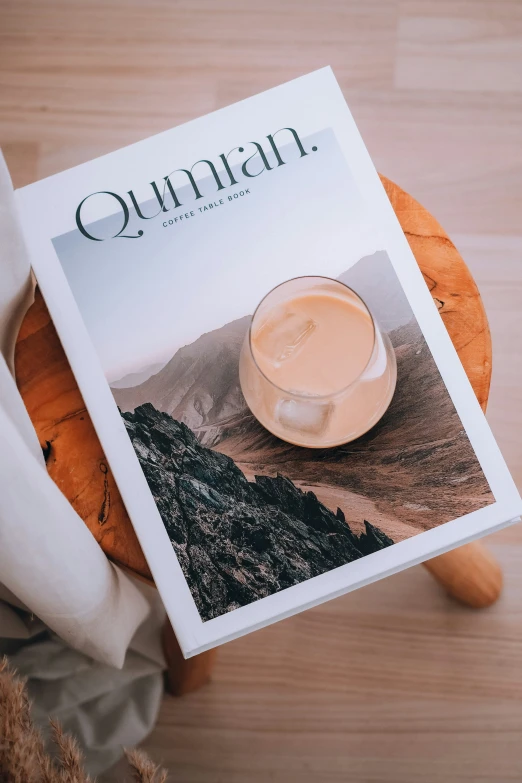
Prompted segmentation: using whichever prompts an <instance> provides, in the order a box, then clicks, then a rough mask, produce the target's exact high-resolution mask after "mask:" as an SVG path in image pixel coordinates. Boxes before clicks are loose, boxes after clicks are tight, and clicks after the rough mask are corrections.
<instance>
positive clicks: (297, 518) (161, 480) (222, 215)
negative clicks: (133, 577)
mask: <svg viewBox="0 0 522 783" xmlns="http://www.w3.org/2000/svg"><path fill="white" fill-rule="evenodd" d="M16 198H17V206H18V210H19V216H20V220H21V223H22V227H23V230H24V235H25V239H26V242H27V245H28V248H29V251H30V255H31V260H32V263H33V267H34V270H35V274H36V277H37V280H38V283H39V285H40V287H41V290H42V293H43V295H44V298H45V300H46V303H47V305H48V307H49V310H50V313H51V316H52V318H53V320H54V322H55V325H56V328H57V331H58V333H59V335H60V338H61V340H62V343H63V345H64V348H65V351H66V353H67V356H68V359H69V361H70V363H71V367H72V369H73V371H74V373H75V376H76V379H77V381H78V385H79V386H80V389H81V391H82V394H83V397H84V400H85V403H86V405H87V408H88V410H89V412H90V415H91V417H92V420H93V423H94V426H95V427H96V430H97V433H98V436H99V438H100V440H101V443H102V445H103V448H104V451H105V453H106V456H107V459H108V460H109V463H110V465H111V469H112V471H113V473H114V476H115V479H116V481H117V483H118V487H119V489H120V492H121V494H122V497H123V500H124V502H125V505H126V508H127V511H128V513H129V516H130V518H131V520H132V522H133V525H134V527H135V529H136V532H137V534H138V538H139V540H140V543H141V546H142V548H143V551H144V553H145V556H146V558H147V560H148V563H149V565H150V568H151V571H152V573H153V576H154V580H155V582H156V585H157V587H158V589H159V590H160V593H161V596H162V599H163V602H164V604H165V607H166V609H167V612H168V615H169V617H170V620H171V622H172V625H173V627H174V630H175V632H176V635H177V638H178V641H179V643H180V646H181V648H182V650H183V653H184V655H185V656H187V657H189V656H191V655H195V654H197V653H199V652H202V651H203V650H205V649H208V648H210V647H213V646H215V645H217V644H220V643H222V642H224V641H227V640H230V639H232V638H235V637H237V636H239V635H241V634H244V633H247V632H249V631H252V630H255V629H256V628H259V627H262V626H264V625H266V624H268V623H270V622H273V621H275V620H279V619H282V618H284V617H287V616H289V615H291V614H294V613H295V612H298V611H301V610H303V609H306V608H308V607H311V606H313V605H316V604H318V603H320V602H321V601H324V600H327V599H329V598H333V597H335V596H338V595H341V594H343V593H345V592H347V591H349V590H353V589H355V588H358V587H361V586H363V585H365V584H367V583H369V582H371V581H374V580H375V579H378V578H381V577H384V576H387V575H389V574H391V573H394V572H396V571H398V570H400V569H402V568H405V567H408V566H410V565H413V564H415V563H419V562H422V561H423V560H426V559H428V558H430V557H433V556H435V555H437V554H440V553H441V552H443V551H446V550H448V549H450V548H452V547H454V546H457V545H459V544H462V543H465V542H467V541H470V540H472V539H474V538H476V537H478V536H481V535H484V534H486V533H488V532H491V531H493V530H495V529H498V528H500V527H502V526H504V525H506V524H509V523H510V522H513V521H515V520H516V518H517V517H518V516H519V514H520V512H521V501H520V497H519V495H518V492H517V490H516V487H515V485H514V483H513V481H512V479H511V477H510V475H509V472H508V470H507V467H506V465H505V463H504V461H503V458H502V456H501V454H500V452H499V449H498V447H497V445H496V443H495V440H494V438H493V436H492V434H491V432H490V430H489V427H488V425H487V422H486V420H485V418H484V416H483V414H482V411H481V410H480V407H479V405H478V403H477V400H476V398H475V395H474V393H473V390H472V388H471V386H470V384H469V382H468V380H467V378H466V375H465V372H464V370H463V368H462V366H461V364H460V361H459V359H458V357H457V355H456V353H455V350H454V348H453V346H452V343H451V340H450V338H449V336H448V334H447V332H446V330H445V327H444V325H443V323H442V321H441V319H440V316H439V314H438V312H437V309H436V307H435V305H434V303H433V301H432V298H431V295H430V293H429V291H428V288H427V286H426V284H425V282H424V280H423V277H422V274H421V272H420V270H419V268H418V266H417V263H416V261H415V259H414V257H413V255H412V253H411V250H410V248H409V246H408V243H407V241H406V239H405V237H404V234H403V232H402V230H401V228H400V225H399V223H398V221H397V219H396V217H395V215H394V213H393V210H392V208H391V205H390V203H389V201H388V199H387V196H386V194H385V192H384V189H383V187H382V185H381V183H380V180H379V177H378V175H377V173H376V171H375V168H374V166H373V164H372V162H371V160H370V157H369V155H368V152H367V151H366V149H365V147H364V143H363V141H362V139H361V137H360V135H359V133H358V131H357V128H356V126H355V123H354V121H353V119H352V116H351V114H350V111H349V109H348V107H347V105H346V103H345V101H344V98H343V96H342V93H341V91H340V89H339V87H338V85H337V82H336V80H335V77H334V75H333V73H332V72H331V70H330V69H329V68H325V69H322V70H320V71H316V72H314V73H312V74H309V75H308V76H304V77H301V78H300V79H297V80H295V81H293V82H289V83H287V84H284V85H282V86H280V87H277V88H275V89H272V90H269V91H268V92H265V93H262V94H261V95H258V96H255V97H253V98H250V99H247V100H245V101H242V102H241V103H238V104H235V105H233V106H230V107H227V108H225V109H222V110H220V111H217V112H215V113H214V114H211V115H208V116H207V117H203V118H201V119H198V120H194V121H192V122H190V123H188V124H186V125H183V126H181V127H179V128H175V129H173V130H169V131H166V132H164V133H162V134H159V135H158V136H155V137H152V138H149V139H146V140H145V141H142V142H138V143H137V144H134V145H131V146H130V147H126V148H124V149H121V150H119V151H117V152H114V153H112V154H110V155H106V156H104V157H102V158H98V159H96V160H93V161H90V162H88V163H85V164H82V165H80V166H77V167H76V168H74V169H70V170H68V171H65V172H63V173H61V174H58V175H56V176H54V177H50V178H48V179H46V180H42V181H40V182H37V183H35V184H33V185H29V186H27V187H25V188H22V189H20V190H18V191H17V192H16Z"/></svg>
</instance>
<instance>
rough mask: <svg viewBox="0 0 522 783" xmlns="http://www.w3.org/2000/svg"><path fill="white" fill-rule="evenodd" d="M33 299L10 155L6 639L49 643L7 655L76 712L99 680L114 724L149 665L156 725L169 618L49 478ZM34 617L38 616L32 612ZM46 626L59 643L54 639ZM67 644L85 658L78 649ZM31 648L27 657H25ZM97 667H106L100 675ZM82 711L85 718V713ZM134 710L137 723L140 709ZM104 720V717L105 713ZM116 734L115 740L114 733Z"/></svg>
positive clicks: (0, 630)
mask: <svg viewBox="0 0 522 783" xmlns="http://www.w3.org/2000/svg"><path fill="white" fill-rule="evenodd" d="M32 297H33V284H32V281H31V274H30V265H29V260H28V258H27V254H26V251H25V246H24V241H23V238H22V236H21V232H20V229H19V225H18V221H17V219H16V214H15V209H14V200H13V189H12V185H11V180H10V177H9V174H8V171H7V167H6V166H5V162H4V160H3V157H2V155H1V154H0V583H2V584H0V637H4V641H5V637H10V638H11V639H12V640H15V639H17V640H19V641H20V640H26V641H27V640H31V639H32V638H33V637H34V635H35V633H36V634H37V633H38V632H42V631H43V632H44V636H45V638H44V639H43V640H42V639H40V641H39V642H37V643H35V644H34V645H33V644H31V646H30V648H26V647H24V646H22V648H20V643H16V644H15V643H14V641H13V642H11V643H10V644H7V647H6V644H4V645H3V649H7V650H8V651H9V649H11V650H13V651H16V655H15V659H14V662H15V663H16V660H17V659H19V661H18V662H19V665H20V668H21V670H22V672H25V673H26V674H29V675H31V676H33V675H34V673H35V672H38V673H39V674H40V675H42V672H43V671H45V670H46V666H47V670H48V671H49V672H50V671H52V670H54V671H55V675H56V677H55V680H56V682H55V688H54V689H53V688H51V692H52V693H54V694H55V696H56V697H57V698H59V700H61V701H60V708H61V709H62V710H65V711H66V712H67V711H69V712H71V710H72V711H74V709H75V707H77V706H78V705H79V703H81V702H83V701H86V700H88V696H89V685H88V683H89V682H91V684H92V683H93V681H94V680H96V682H97V685H96V688H95V689H94V691H93V693H92V694H91V696H92V698H93V699H94V697H96V698H98V699H99V697H100V694H102V693H104V692H107V693H108V692H112V696H111V697H110V706H109V704H108V703H107V705H106V706H107V708H108V709H109V708H110V710H111V713H112V718H113V719H114V717H115V710H116V706H115V705H117V704H118V695H117V694H118V687H119V686H122V687H123V686H124V689H125V693H124V694H122V696H121V699H120V702H121V703H122V704H123V703H124V701H123V699H124V697H125V699H126V700H127V702H129V704H130V702H131V701H132V699H131V696H130V691H131V690H132V683H133V682H137V681H138V680H139V679H140V666H141V671H142V675H143V677H145V676H149V677H150V676H152V677H153V680H154V687H153V688H152V691H150V692H149V697H150V696H151V693H153V694H155V695H154V698H152V701H150V699H149V701H150V704H149V707H150V706H151V705H155V707H154V708H151V709H148V710H147V709H146V710H145V711H144V714H145V715H148V716H149V717H150V716H152V714H153V713H154V709H157V707H158V704H159V695H158V694H159V693H160V692H161V687H160V683H161V668H162V667H163V659H162V655H161V651H160V652H159V653H158V650H159V649H160V648H159V641H158V640H159V629H160V627H161V624H162V620H163V616H164V615H163V610H162V608H161V604H160V603H159V599H158V597H157V594H156V591H153V590H149V591H146V590H143V589H141V588H140V589H139V588H138V587H137V586H136V583H135V582H134V581H133V580H131V579H130V578H129V577H128V576H126V575H125V574H124V573H123V572H122V571H121V570H120V569H118V568H117V567H116V566H114V565H112V564H111V563H110V562H109V561H108V560H107V558H106V557H105V555H104V553H103V552H102V550H101V548H100V547H99V546H98V544H97V542H96V541H95V539H94V537H93V536H92V535H91V533H90V532H89V530H88V528H87V527H86V526H85V524H84V523H83V521H82V520H81V519H80V517H79V516H78V515H77V514H76V512H75V511H74V509H73V508H72V506H70V504H69V503H68V501H67V500H66V498H65V497H64V495H62V493H61V492H60V490H59V489H58V488H57V486H56V485H55V484H54V482H53V481H52V480H51V479H50V478H49V476H48V474H47V470H46V467H45V463H44V460H43V457H42V451H41V448H40V445H39V443H38V439H37V437H36V433H35V431H34V429H33V427H32V424H31V421H30V419H29V416H28V414H27V411H26V409H25V406H24V404H23V401H22V399H21V397H20V395H19V393H18V390H17V388H16V384H15V381H14V378H13V356H14V345H15V340H16V335H17V334H18V330H19V327H20V324H21V321H22V318H23V315H24V313H25V311H26V309H27V307H28V306H29V304H30V303H31V301H32ZM151 606H153V607H154V612H153V613H152V614H151ZM25 609H27V610H29V614H26V613H24V610H25ZM33 615H36V616H37V618H39V619H38V620H35V619H34V618H33ZM147 617H149V621H148V625H147V626H146V628H147V634H148V637H149V639H148V641H150V639H151V638H152V637H154V639H155V640H156V648H157V649H156V650H155V652H153V653H151V651H150V649H148V648H147V644H146V642H147V640H145V647H144V640H143V634H142V638H141V639H140V635H139V634H138V635H137V636H135V634H136V631H137V629H138V628H139V626H140V625H141V624H142V623H143V621H144V620H145V619H146V618H147ZM46 627H47V628H48V629H50V630H51V631H52V632H54V634H55V635H52V634H51V635H50V634H49V633H47V629H46ZM133 637H134V644H136V639H138V642H137V644H138V647H139V652H137V653H135V654H131V653H129V654H127V651H128V648H129V644H130V643H131V640H132V639H133ZM60 640H61V641H60ZM64 643H65V644H64ZM66 645H69V646H70V647H71V648H74V650H76V651H77V653H72V652H71V651H70V650H69V651H68V650H67V649H66ZM0 646H1V645H0ZM149 648H150V645H149ZM21 649H22V650H25V652H24V653H23V654H22V652H21V651H20V650H21ZM29 649H30V652H29ZM20 656H21V657H20ZM24 656H25V657H24ZM126 656H127V657H126ZM91 659H92V660H91ZM28 661H30V665H29V663H28ZM71 661H72V662H73V663H71ZM95 661H97V662H98V663H99V664H103V666H100V667H99V668H98V669H97V668H96V665H95V663H94V662H95ZM140 661H141V663H140ZM37 662H38V663H37ZM46 662H47V663H46ZM87 662H88V663H87ZM124 664H125V665H124ZM113 667H116V668H118V669H122V667H123V673H122V674H121V675H118V676H116V674H115V672H114V668H113ZM129 667H130V668H129ZM86 669H88V670H89V673H90V677H89V678H87V679H85V671H84V673H83V674H79V672H81V671H82V670H86ZM73 671H74V672H75V674H74V676H75V677H78V676H79V677H80V679H81V681H82V683H83V688H82V689H81V694H80V692H79V691H78V688H77V686H74V687H73V688H72V690H70V691H69V693H68V690H67V687H65V686H64V683H65V682H66V680H67V673H68V672H73ZM93 671H94V672H95V675H93V674H92V673H93ZM108 672H111V674H110V676H108ZM58 675H59V676H58ZM40 678H41V677H40ZM115 678H116V680H115ZM58 682H59V683H60V685H58V684H57V683H58ZM151 682H152V681H151ZM103 683H105V684H103ZM141 685H143V682H142V683H141ZM43 690H45V689H43ZM43 690H42V689H40V691H39V693H40V694H41V693H43ZM71 694H74V698H71ZM52 700H53V699H52V698H51V697H50V696H49V691H48V690H47V691H46V697H45V699H44V700H43V702H42V704H39V703H38V698H37V699H36V707H35V709H36V712H37V713H38V711H39V710H40V712H41V713H42V715H43V713H44V712H45V711H46V709H47V707H49V706H52ZM120 707H121V705H120ZM121 709H122V708H120V715H119V718H120V719H121V720H120V722H121V724H122V725H121V727H120V728H121V731H119V734H118V737H117V740H116V739H115V742H117V745H118V746H120V745H121V744H122V742H123V740H122V736H125V737H126V739H125V742H127V743H133V742H135V741H136V740H137V739H140V738H141V737H142V736H143V734H144V733H146V732H145V731H144V724H147V730H150V728H151V725H152V724H151V720H152V718H151V720H149V721H147V720H143V715H142V719H141V723H140V720H138V722H137V723H136V720H134V721H132V720H131V724H132V727H131V728H130V724H128V722H127V727H128V729H129V730H128V731H127V732H126V731H125V725H126V723H125V720H124V714H123V713H122V711H121ZM82 711H83V712H84V713H85V710H84V709H83V707H82ZM116 711H117V710H116ZM87 712H88V710H87ZM127 712H128V709H127ZM131 712H134V713H135V715H136V714H138V713H139V710H136V709H134V710H132V709H131ZM95 713H96V715H97V716H98V719H99V717H100V713H99V711H97V710H95ZM84 718H85V716H84ZM69 723H71V721H69ZM80 723H81V721H80ZM72 724H73V725H75V722H74V720H73V721H72ZM88 724H89V721H88V719H87V720H86V722H85V725H83V728H82V732H83V734H89V732H90V735H91V738H92V737H94V736H95V735H96V732H95V731H94V730H93V727H92V726H91V728H90V729H89V728H88ZM140 727H141V728H140ZM106 736H109V737H110V736H113V734H111V732H108V733H107V731H106ZM113 739H114V737H113ZM118 753H119V750H118ZM104 754H105V755H104V756H103V758H104V759H105V760H108V759H111V762H112V760H114V758H115V757H114V752H113V749H111V748H110V747H109V748H108V749H107V748H104ZM116 755H117V754H116ZM98 762H99V763H98ZM98 762H97V763H95V764H94V768H97V769H98V768H100V764H102V762H100V760H99V759H98ZM102 766H103V764H102Z"/></svg>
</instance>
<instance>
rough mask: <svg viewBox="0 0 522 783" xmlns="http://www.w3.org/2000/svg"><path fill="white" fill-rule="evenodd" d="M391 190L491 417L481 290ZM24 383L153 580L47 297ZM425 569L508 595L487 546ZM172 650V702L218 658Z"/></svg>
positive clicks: (128, 564) (37, 417) (65, 475)
mask: <svg viewBox="0 0 522 783" xmlns="http://www.w3.org/2000/svg"><path fill="white" fill-rule="evenodd" d="M382 181H383V184H384V187H385V188H386V192H387V193H388V196H389V198H390V201H391V203H392V206H393V208H394V210H395V212H396V214H397V217H398V219H399V221H400V224H401V226H402V228H403V230H404V233H405V234H406V237H407V239H408V242H409V243H410V246H411V249H412V250H413V253H414V255H415V258H416V259H417V262H418V264H419V266H420V268H421V270H422V273H423V275H424V279H425V280H426V283H427V285H428V287H429V289H430V291H431V294H432V296H433V298H434V300H435V302H436V303H437V306H438V308H439V312H440V314H441V316H442V318H443V320H444V323H445V324H446V328H447V329H448V332H449V334H450V337H451V339H452V341H453V344H454V345H455V348H456V349H457V352H458V354H459V356H460V359H461V361H462V364H463V365H464V369H465V370H466V373H467V375H468V378H469V379H470V381H471V384H472V386H473V389H474V390H475V394H476V395H477V398H478V400H479V402H480V404H481V406H482V408H483V410H485V409H486V405H487V400H488V394H489V384H490V380H491V338H490V334H489V327H488V322H487V318H486V314H485V312H484V307H483V305H482V301H481V299H480V294H479V292H478V290H477V287H476V285H475V282H474V280H473V278H472V276H471V274H470V272H469V270H468V268H467V267H466V265H465V263H464V261H463V260H462V258H461V257H460V255H459V253H458V252H457V250H456V249H455V247H454V246H453V244H452V243H451V241H450V239H449V238H448V236H447V235H446V234H445V233H444V231H443V230H442V228H441V227H440V225H439V224H438V223H437V221H436V220H435V219H434V218H433V217H432V216H431V215H430V214H429V212H427V211H426V210H425V209H423V207H421V205H420V204H418V203H417V202H416V201H415V200H414V199H413V198H412V197H411V196H409V195H408V194H407V193H405V192H404V191H403V190H401V189H400V188H399V187H398V186H397V185H394V184H393V182H390V181H389V180H387V179H385V178H384V177H383V178H382ZM16 377H17V383H18V388H19V389H20V393H21V395H22V397H23V399H24V401H25V404H26V406H27V410H28V411H29V415H30V417H31V419H32V422H33V424H34V426H35V428H36V431H37V433H38V437H39V439H40V443H41V444H42V448H44V449H46V452H47V453H48V461H47V467H48V470H49V474H50V475H51V477H52V478H53V479H54V481H55V482H56V483H57V485H58V486H59V487H60V489H61V490H62V492H63V493H64V495H65V496H66V497H67V498H68V499H69V501H70V502H71V504H72V505H73V507H74V508H75V509H76V511H77V512H78V514H79V515H80V516H81V517H82V519H83V520H84V521H85V524H86V525H87V526H88V527H89V530H90V531H91V532H92V534H93V535H94V537H95V538H96V540H97V541H98V542H99V544H100V546H101V547H102V548H103V550H104V552H105V553H106V554H107V556H108V557H109V558H110V559H111V560H112V561H113V562H115V563H117V564H118V565H120V566H122V567H124V568H125V569H127V570H128V571H130V572H132V573H133V574H134V575H135V576H137V577H139V578H141V579H145V580H148V581H151V580H152V577H151V574H150V571H149V568H148V566H147V563H146V561H145V558H144V556H143V553H142V551H141V548H140V545H139V543H138V540H137V538H136V534H135V533H134V529H133V527H132V524H131V522H130V520H129V518H128V516H127V513H126V511H125V507H124V505H123V502H122V500H121V496H120V493H119V492H118V488H117V487H116V484H115V482H114V478H113V476H112V473H111V471H110V468H109V467H108V465H107V462H106V460H105V456H104V454H103V451H102V448H101V445H100V442H99V441H98V438H97V436H96V433H95V431H94V428H93V426H92V423H91V420H90V417H89V414H88V413H87V411H86V409H85V405H84V402H83V399H82V396H81V394H80V391H79V389H78V386H77V385H76V381H75V380H74V376H73V374H72V372H71V369H70V367H69V364H68V362H67V359H66V357H65V354H64V352H63V349H62V346H61V344H60V341H59V339H58V336H57V334H56V331H55V329H54V326H53V324H52V321H51V318H50V316H49V313H48V311H47V308H46V306H45V304H44V302H43V299H42V297H41V295H40V294H39V292H38V291H37V293H36V300H35V302H34V304H33V306H32V307H31V308H30V309H29V311H28V313H27V315H26V317H25V320H24V322H23V324H22V328H21V330H20V334H19V337H18V343H17V350H16ZM424 565H425V567H426V568H427V569H428V571H430V573H431V574H433V576H434V577H435V579H437V581H438V582H440V584H441V585H443V587H444V588H445V589H446V590H447V592H448V593H449V594H450V595H451V596H453V597H454V598H456V599H458V600H460V601H461V602H462V603H464V604H467V605H468V606H472V607H476V608H480V607H485V606H489V605H490V604H492V603H494V601H496V599H497V598H498V596H499V595H500V591H501V589H502V572H501V570H500V567H499V565H498V564H497V563H496V561H495V560H494V559H493V557H492V556H491V555H490V554H489V553H488V551H487V550H486V549H485V548H484V546H483V545H482V544H480V543H472V544H466V545H465V546H462V547H460V548H459V549H456V550H454V551H453V552H449V553H447V554H445V555H440V556H439V557H436V558H434V559H433V560H429V561H428V562H426V563H424ZM164 647H165V653H166V658H167V663H168V689H169V691H170V692H171V693H174V694H176V695H181V694H183V693H187V692H189V691H191V690H194V689H196V688H198V687H199V686H200V685H202V684H203V683H204V682H205V681H206V680H207V679H208V678H209V676H210V672H211V669H212V664H213V661H214V657H215V651H214V650H211V651H209V652H206V653H202V654H201V655H198V656H196V657H194V658H191V659H189V660H188V661H185V660H184V659H183V656H182V655H181V652H180V649H179V647H178V645H177V642H176V639H175V636H174V633H173V631H172V628H171V627H170V623H168V624H167V626H166V628H165V633H164Z"/></svg>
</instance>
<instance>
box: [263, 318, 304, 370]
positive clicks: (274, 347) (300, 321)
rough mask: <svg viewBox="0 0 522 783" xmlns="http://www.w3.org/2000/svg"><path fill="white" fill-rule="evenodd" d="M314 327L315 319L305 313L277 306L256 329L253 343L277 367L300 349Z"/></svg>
mask: <svg viewBox="0 0 522 783" xmlns="http://www.w3.org/2000/svg"><path fill="white" fill-rule="evenodd" d="M315 327H316V323H315V321H313V320H312V319H311V318H308V317H307V316H306V315H303V314H301V313H293V312H291V311H288V310H286V309H285V308H284V307H277V308H274V310H272V312H271V313H270V314H269V316H268V318H267V320H266V321H265V322H264V323H263V324H262V325H261V326H260V327H259V329H258V330H257V331H256V333H255V335H254V345H255V347H256V348H257V350H258V351H259V352H260V353H261V354H263V356H264V357H265V358H266V359H269V360H270V362H271V363H272V364H273V365H274V366H276V367H277V366H278V365H279V364H281V363H282V362H284V361H285V360H286V359H289V358H290V357H291V356H295V354H296V353H297V352H298V351H299V350H301V349H302V347H303V346H304V344H305V342H306V340H307V339H308V337H309V336H310V335H311V334H312V332H313V331H314V329H315Z"/></svg>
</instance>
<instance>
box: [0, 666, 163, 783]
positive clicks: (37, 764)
mask: <svg viewBox="0 0 522 783" xmlns="http://www.w3.org/2000/svg"><path fill="white" fill-rule="evenodd" d="M30 707H31V705H30V702H29V697H28V695H27V691H26V688H25V680H23V679H21V678H20V677H17V676H16V673H15V672H14V671H13V670H12V669H11V668H10V666H9V663H8V660H7V658H3V659H2V660H0V781H1V783H94V781H93V780H92V778H91V777H89V775H87V773H86V772H85V771H84V765H83V755H82V752H81V750H80V748H79V746H78V743H77V742H76V740H75V739H74V737H71V735H70V734H65V732H64V731H63V729H62V727H61V726H60V724H59V723H58V721H55V720H53V719H52V718H51V719H50V720H49V723H50V725H51V736H52V739H53V742H54V744H55V745H56V756H55V758H54V759H53V758H51V756H49V754H48V753H47V752H46V750H45V745H44V741H43V737H42V735H41V733H40V731H39V729H37V728H36V726H35V725H34V723H33V721H32V719H31V709H30ZM125 755H126V756H127V759H128V761H129V764H130V766H131V768H132V774H133V780H134V781H135V783H165V781H166V780H167V775H168V773H167V771H166V770H164V769H160V768H159V767H158V766H156V764H154V763H153V762H152V761H151V760H150V759H149V757H148V756H147V754H146V753H143V751H141V750H125Z"/></svg>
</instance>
